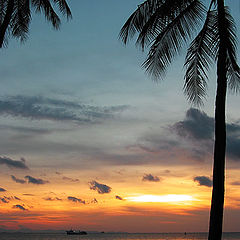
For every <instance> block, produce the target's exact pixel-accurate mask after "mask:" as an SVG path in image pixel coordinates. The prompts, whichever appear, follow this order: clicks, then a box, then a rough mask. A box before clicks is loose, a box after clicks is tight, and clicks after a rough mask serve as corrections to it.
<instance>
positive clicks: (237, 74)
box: [225, 7, 240, 92]
mask: <svg viewBox="0 0 240 240" xmlns="http://www.w3.org/2000/svg"><path fill="white" fill-rule="evenodd" d="M225 16H226V21H225V22H226V29H225V31H226V34H227V36H226V39H225V43H226V48H227V79H228V87H229V89H230V90H231V91H232V92H238V91H239V90H240V68H239V66H238V64H237V42H236V39H237V36H236V25H235V22H234V19H233V17H232V16H231V13H230V11H229V8H227V7H225Z"/></svg>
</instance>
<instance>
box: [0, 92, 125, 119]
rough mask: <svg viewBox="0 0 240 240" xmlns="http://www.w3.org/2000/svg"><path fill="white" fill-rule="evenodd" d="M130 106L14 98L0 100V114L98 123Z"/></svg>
mask: <svg viewBox="0 0 240 240" xmlns="http://www.w3.org/2000/svg"><path fill="white" fill-rule="evenodd" d="M127 108H128V106H126V105H120V106H108V107H99V106H91V105H86V104H81V103H78V102H73V101H64V100H57V99H50V98H44V97H41V96H39V97H29V96H13V97H8V98H6V99H1V100H0V114H5V115H11V116H14V117H24V118H30V119H37V120H41V119H47V120H54V121H74V122H77V123H96V122H99V121H102V120H104V119H108V118H112V117H113V116H114V115H115V114H117V113H120V112H122V111H124V110H125V109H127Z"/></svg>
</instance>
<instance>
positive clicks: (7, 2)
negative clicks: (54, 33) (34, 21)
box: [0, 0, 72, 48]
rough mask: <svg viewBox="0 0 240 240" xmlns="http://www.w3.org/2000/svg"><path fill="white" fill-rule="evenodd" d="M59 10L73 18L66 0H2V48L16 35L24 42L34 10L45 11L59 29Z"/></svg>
mask: <svg viewBox="0 0 240 240" xmlns="http://www.w3.org/2000/svg"><path fill="white" fill-rule="evenodd" d="M53 5H54V6H56V7H57V8H58V12H60V13H61V14H62V15H64V16H66V17H67V18H71V17H72V15H71V11H70V8H69V6H68V4H67V2H66V0H0V48H2V47H3V46H7V43H8V39H9V38H10V37H15V38H18V39H20V41H21V42H24V41H25V40H26V39H27V36H28V31H29V24H30V22H31V15H32V11H35V12H36V13H43V14H44V15H45V18H46V19H47V20H48V21H49V22H51V24H52V26H53V28H54V29H59V27H60V24H61V20H60V18H59V16H58V14H57V13H56V11H55V9H54V7H53Z"/></svg>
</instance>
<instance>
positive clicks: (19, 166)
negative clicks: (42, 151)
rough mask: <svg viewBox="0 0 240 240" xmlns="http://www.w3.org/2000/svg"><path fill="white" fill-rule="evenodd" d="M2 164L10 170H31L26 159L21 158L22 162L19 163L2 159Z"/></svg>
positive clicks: (0, 159) (0, 162)
mask: <svg viewBox="0 0 240 240" xmlns="http://www.w3.org/2000/svg"><path fill="white" fill-rule="evenodd" d="M0 164H3V165H6V166H8V167H9V168H17V169H29V168H28V166H27V165H26V160H25V159H24V158H21V159H20V161H18V160H13V159H11V158H8V157H0Z"/></svg>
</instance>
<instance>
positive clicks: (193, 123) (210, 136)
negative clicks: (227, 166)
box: [172, 108, 240, 161]
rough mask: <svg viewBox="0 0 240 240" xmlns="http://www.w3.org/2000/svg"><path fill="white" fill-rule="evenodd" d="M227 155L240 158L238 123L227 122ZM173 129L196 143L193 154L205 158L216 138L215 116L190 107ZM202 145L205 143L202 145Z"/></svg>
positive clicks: (234, 158)
mask: <svg viewBox="0 0 240 240" xmlns="http://www.w3.org/2000/svg"><path fill="white" fill-rule="evenodd" d="M226 128H227V147H226V154H227V156H228V157H229V158H230V159H232V160H235V161H239V159H240V125H239V124H238V123H227V124H226ZM172 129H173V130H174V131H175V132H176V133H177V134H178V135H179V136H180V137H183V138H185V139H189V140H190V141H192V140H193V142H191V143H192V144H195V147H196V148H195V149H194V150H192V153H193V156H195V157H196V158H199V159H201V158H203V156H205V155H206V153H207V152H211V151H212V147H213V140H214V118H212V117H209V116H208V115H207V114H206V113H204V112H202V111H199V110H198V109H194V108H190V109H189V110H188V111H187V113H186V117H185V119H184V120H183V121H180V122H177V123H175V124H174V125H173V126H172ZM200 145H203V147H201V146H200Z"/></svg>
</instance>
